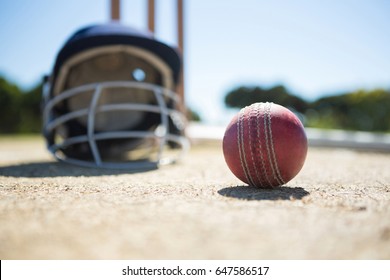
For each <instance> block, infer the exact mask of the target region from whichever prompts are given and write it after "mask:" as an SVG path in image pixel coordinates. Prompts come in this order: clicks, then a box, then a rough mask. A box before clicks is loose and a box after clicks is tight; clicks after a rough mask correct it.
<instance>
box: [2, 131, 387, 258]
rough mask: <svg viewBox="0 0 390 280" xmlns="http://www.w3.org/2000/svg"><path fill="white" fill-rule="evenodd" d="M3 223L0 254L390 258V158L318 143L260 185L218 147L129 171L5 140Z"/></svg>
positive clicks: (35, 143) (30, 142)
mask: <svg viewBox="0 0 390 280" xmlns="http://www.w3.org/2000/svg"><path fill="white" fill-rule="evenodd" d="M0 224H1V225H0V259H390V154H386V153H383V154H381V153H368V152H359V151H352V150H342V149H321V148H310V149H309V153H308V158H307V160H306V163H305V166H304V167H303V169H302V171H301V173H300V174H299V175H298V176H297V177H296V178H294V179H293V180H292V181H290V182H289V183H287V184H286V185H285V186H283V187H280V188H276V189H273V190H260V189H256V188H252V187H247V186H245V184H243V183H242V182H240V181H239V180H238V179H236V178H235V177H234V176H233V175H232V174H231V173H230V171H229V170H228V169H227V167H226V164H225V162H224V160H223V155H222V152H221V148H220V145H219V143H213V144H207V145H206V144H203V145H196V146H194V147H193V148H192V150H191V151H190V153H189V154H188V155H187V157H186V158H185V159H184V160H183V162H181V163H180V164H176V165H172V166H166V167H163V168H160V169H158V170H154V171H148V172H140V173H126V172H122V171H110V170H98V169H90V168H79V167H75V166H71V165H67V164H63V163H58V162H55V161H54V160H53V159H52V158H51V156H50V155H49V154H48V152H46V150H45V148H44V144H43V141H42V140H41V139H40V138H21V139H13V138H5V139H1V140H0Z"/></svg>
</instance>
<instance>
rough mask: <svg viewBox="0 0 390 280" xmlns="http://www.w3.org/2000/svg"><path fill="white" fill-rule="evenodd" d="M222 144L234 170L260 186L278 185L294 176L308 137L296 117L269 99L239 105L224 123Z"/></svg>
mask: <svg viewBox="0 0 390 280" xmlns="http://www.w3.org/2000/svg"><path fill="white" fill-rule="evenodd" d="M222 144H223V154H224V157H225V161H226V163H227V165H228V167H229V169H230V170H231V171H232V172H233V174H234V175H235V176H236V177H237V178H238V179H240V180H241V181H243V182H245V183H247V184H249V185H251V186H256V187H261V188H272V187H277V186H281V185H284V184H286V183H287V182H288V181H290V180H291V179H292V178H294V177H295V176H296V175H297V174H298V173H299V171H300V170H301V169H302V166H303V164H304V162H305V159H306V153H307V138H306V134H305V130H304V127H303V125H302V123H301V121H300V120H299V119H298V117H297V116H296V115H295V114H294V113H293V112H291V111H290V110H288V109H287V108H285V107H283V106H281V105H278V104H274V103H268V102H267V103H254V104H252V105H250V106H248V107H245V108H243V109H241V111H240V112H239V113H238V114H237V115H235V116H234V117H233V119H232V120H231V122H230V123H229V125H228V126H227V128H226V131H225V135H224V137H223V143H222Z"/></svg>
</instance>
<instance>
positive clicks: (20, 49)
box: [0, 0, 390, 124]
mask: <svg viewBox="0 0 390 280" xmlns="http://www.w3.org/2000/svg"><path fill="white" fill-rule="evenodd" d="M146 3H147V0H122V14H121V16H122V20H121V21H122V22H123V23H125V24H128V25H132V26H134V27H137V28H140V29H145V28H146ZM174 3H175V1H174V0H156V5H157V12H156V13H157V19H156V21H157V22H156V24H157V27H156V29H157V30H156V37H157V38H158V39H160V40H162V41H164V42H166V43H168V44H175V42H176V33H175V28H176V26H175V23H176V21H175V17H174V5H173V4H174ZM185 8H186V10H185V15H186V19H185V20H186V26H185V32H186V34H185V36H186V37H185V90H186V103H187V105H189V106H190V107H192V108H194V109H195V110H196V111H198V112H199V113H200V114H201V115H202V117H203V119H204V120H205V121H207V122H209V123H214V124H216V123H226V122H227V121H229V119H230V115H231V112H230V111H228V110H226V109H225V108H224V105H223V98H224V96H225V94H226V92H228V91H229V90H230V89H232V88H234V87H236V86H238V85H260V86H265V87H267V86H273V85H275V84H279V83H281V84H284V85H285V86H286V87H287V88H288V89H290V90H291V91H292V92H293V93H295V94H297V95H300V96H302V97H304V98H307V99H315V98H318V97H320V96H323V95H328V94H335V93H339V92H343V91H347V90H355V89H358V88H366V89H371V88H375V87H385V88H390V31H389V30H390V29H389V28H390V17H389V13H390V1H387V0H328V1H319V0H318V1H314V0H294V1H292V0H290V1H289V0H273V1H270V0H268V1H267V0H185ZM107 20H109V0H57V1H50V0H35V1H29V0H2V1H0V38H1V40H0V74H2V75H5V76H6V77H7V78H9V79H10V80H12V81H14V82H16V83H17V84H19V85H21V86H23V87H25V88H28V87H31V86H33V85H35V84H36V83H37V82H38V81H40V79H41V78H42V76H43V75H44V74H46V73H49V72H50V70H51V68H52V66H53V62H54V58H55V56H56V54H57V52H58V50H59V49H60V48H61V46H62V44H63V43H64V41H65V40H66V39H67V38H68V37H69V36H70V35H71V34H72V33H73V32H74V31H76V30H77V29H79V28H81V27H83V26H85V25H88V24H91V23H99V22H105V21H107Z"/></svg>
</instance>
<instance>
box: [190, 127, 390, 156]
mask: <svg viewBox="0 0 390 280" xmlns="http://www.w3.org/2000/svg"><path fill="white" fill-rule="evenodd" d="M305 131H306V134H307V138H308V141H309V145H310V146H315V147H334V148H352V149H363V150H376V151H386V152H390V133H371V132H363V131H345V130H333V129H329V130H327V129H317V128H305ZM224 133H225V127H223V126H214V125H206V124H202V123H194V122H193V123H190V124H189V126H188V128H187V134H188V137H189V138H190V139H192V140H193V141H194V142H196V141H206V140H222V138H223V135H224Z"/></svg>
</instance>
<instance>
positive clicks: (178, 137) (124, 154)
mask: <svg viewBox="0 0 390 280" xmlns="http://www.w3.org/2000/svg"><path fill="white" fill-rule="evenodd" d="M132 96H133V97H134V96H135V97H134V98H132ZM137 96H138V98H137ZM78 100H82V101H80V102H79V103H77V101H78ZM177 102H178V98H177V95H176V94H175V93H174V92H173V91H170V90H168V89H165V88H162V87H160V86H157V85H152V84H148V83H140V82H127V81H116V82H102V83H95V84H89V85H84V86H80V87H76V88H72V89H70V90H68V91H64V92H62V93H61V94H59V95H58V96H56V97H55V98H53V99H52V100H50V101H49V102H48V103H47V104H46V106H45V111H44V134H45V135H46V136H47V139H49V140H48V148H49V150H50V151H51V152H52V153H53V154H54V156H55V157H56V158H58V159H59V160H62V161H67V162H71V163H76V164H80V165H85V166H96V167H108V168H131V169H133V168H151V166H158V165H159V164H162V163H167V162H173V161H175V160H176V159H177V157H178V156H180V155H181V154H182V152H184V151H185V150H186V149H187V148H188V141H187V140H186V138H185V137H184V136H183V135H184V131H183V128H182V127H178V126H176V125H175V124H176V123H179V122H177V120H176V121H172V119H177V118H178V117H179V118H181V119H182V122H185V118H184V116H183V115H182V114H181V113H180V112H179V111H177V110H176V109H175V108H174V106H173V107H172V106H168V105H167V104H176V103H177ZM65 107H68V108H71V110H69V111H68V112H65V113H64V110H63V108H65ZM58 108H60V109H58ZM173 116H174V117H173ZM50 139H51V140H50ZM169 143H175V145H174V146H176V147H179V148H180V151H179V153H178V154H176V155H175V156H174V157H171V156H170V157H168V158H167V157H164V156H163V153H165V151H166V150H167V144H169Z"/></svg>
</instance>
